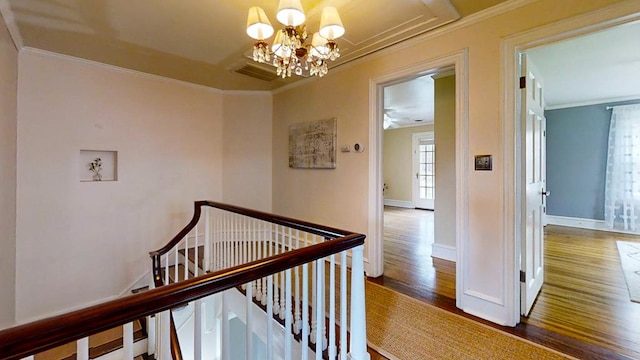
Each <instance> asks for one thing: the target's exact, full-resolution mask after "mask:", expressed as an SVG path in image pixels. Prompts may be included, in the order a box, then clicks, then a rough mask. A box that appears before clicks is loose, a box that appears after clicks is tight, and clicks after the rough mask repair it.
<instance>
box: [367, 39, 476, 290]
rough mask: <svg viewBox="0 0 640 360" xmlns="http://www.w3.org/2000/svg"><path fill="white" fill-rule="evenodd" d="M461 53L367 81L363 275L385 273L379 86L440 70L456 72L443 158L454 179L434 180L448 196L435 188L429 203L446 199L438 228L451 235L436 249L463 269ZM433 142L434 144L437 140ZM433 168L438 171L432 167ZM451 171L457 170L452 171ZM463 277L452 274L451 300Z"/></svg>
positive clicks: (464, 97) (463, 75) (463, 70)
mask: <svg viewBox="0 0 640 360" xmlns="http://www.w3.org/2000/svg"><path fill="white" fill-rule="evenodd" d="M466 59H467V50H466V49H464V50H462V51H460V52H457V53H454V54H453V55H450V56H447V57H443V58H440V59H437V60H433V61H428V62H425V63H422V64H419V65H416V66H413V67H410V68H406V69H403V70H399V71H396V72H393V73H389V74H385V75H383V76H380V77H377V78H374V79H372V81H371V82H370V93H369V94H370V96H369V99H370V102H369V103H370V121H369V124H370V127H369V128H370V131H369V135H370V137H369V144H370V151H371V157H370V173H369V185H370V186H369V191H370V192H369V199H370V203H369V204H370V205H369V214H370V219H371V220H370V222H369V233H368V239H369V243H368V247H367V255H368V268H367V275H368V276H369V277H374V278H375V277H380V276H382V275H383V273H384V196H383V191H381V189H384V178H383V150H384V142H383V123H384V108H383V105H382V104H383V103H382V100H383V89H384V87H385V86H388V85H392V84H396V83H400V82H402V81H406V80H407V79H411V78H416V77H418V76H424V75H434V74H440V73H444V72H446V71H451V74H453V75H455V76H454V84H455V90H454V94H455V96H454V99H455V101H454V102H455V104H454V106H453V113H454V119H455V121H454V124H451V137H452V139H450V141H449V145H450V146H451V151H450V152H449V153H450V154H449V156H450V161H449V162H448V163H447V165H448V166H449V168H450V170H451V172H452V174H453V176H454V177H455V180H452V181H449V182H448V183H446V184H447V185H448V186H446V187H444V186H442V187H438V186H436V189H441V188H445V189H446V188H449V193H448V196H442V197H439V195H438V194H435V199H434V200H435V203H434V208H435V209H436V214H437V213H438V212H439V211H440V210H439V209H440V208H439V205H438V201H439V200H438V199H442V200H445V199H446V201H447V202H448V203H449V207H448V209H445V210H444V211H445V212H446V211H449V213H447V215H446V218H447V219H448V220H449V223H448V224H446V225H445V226H443V227H442V228H443V229H446V228H448V229H450V230H449V233H450V238H451V239H453V240H452V241H451V242H450V244H449V245H446V246H441V247H439V248H438V249H439V252H440V253H446V256H448V257H449V258H450V259H451V260H453V261H454V262H455V268H456V270H455V272H456V274H461V273H462V272H461V271H458V269H459V267H460V266H461V265H462V261H459V259H458V251H457V249H458V248H459V246H458V243H459V242H460V241H462V239H464V238H466V232H467V225H466V221H463V220H462V219H464V218H465V215H464V214H466V211H467V210H466V207H467V204H466V201H465V199H466V197H467V196H466V191H467V190H466V189H467V186H466V182H467V176H466V171H465V167H464V165H463V164H464V161H463V160H464V159H465V158H466V157H467V149H466V148H465V147H464V146H463V144H464V141H463V139H464V134H465V133H466V131H467V127H468V125H467V111H466V104H467V103H468V101H467V94H466V84H467V78H468V76H467V64H466ZM437 133H438V132H437V131H436V136H435V141H436V142H437V141H438V139H439V137H438V135H437ZM436 148H438V145H437V144H436ZM436 154H438V152H436ZM437 162H438V161H437V159H436V164H437ZM436 174H438V171H437V170H436ZM456 174H457V175H458V176H456ZM436 183H437V181H436ZM436 191H438V190H436ZM435 221H436V223H437V221H438V220H437V219H436V220H435ZM443 249H444V251H443ZM433 250H434V251H433V252H434V253H435V252H436V251H435V247H434V248H433ZM462 278H463V276H461V275H460V276H456V277H455V289H456V292H455V293H456V301H459V300H460V299H459V298H460V297H459V296H457V295H458V292H459V291H460V289H461V288H460V285H459V284H460V283H461V281H462Z"/></svg>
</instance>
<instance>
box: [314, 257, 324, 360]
mask: <svg viewBox="0 0 640 360" xmlns="http://www.w3.org/2000/svg"><path fill="white" fill-rule="evenodd" d="M315 263H316V276H317V280H316V308H315V309H313V311H314V314H315V320H316V333H315V343H316V360H321V359H322V350H323V349H324V346H323V343H324V341H323V340H324V260H323V259H318V260H316V261H315Z"/></svg>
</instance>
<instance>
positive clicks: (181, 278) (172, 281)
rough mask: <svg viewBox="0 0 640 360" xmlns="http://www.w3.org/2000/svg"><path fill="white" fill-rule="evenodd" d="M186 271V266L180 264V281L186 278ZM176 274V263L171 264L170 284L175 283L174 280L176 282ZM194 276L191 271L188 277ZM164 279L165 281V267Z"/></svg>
mask: <svg viewBox="0 0 640 360" xmlns="http://www.w3.org/2000/svg"><path fill="white" fill-rule="evenodd" d="M185 271H186V268H185V267H184V265H182V264H178V281H182V280H184V274H185ZM175 274H176V267H175V266H174V265H172V266H169V284H173V283H174V282H176V279H175ZM193 276H194V275H193V273H192V272H191V271H189V275H188V277H189V278H192V277H193ZM162 280H163V281H164V269H163V271H162Z"/></svg>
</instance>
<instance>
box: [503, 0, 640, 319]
mask: <svg viewBox="0 0 640 360" xmlns="http://www.w3.org/2000/svg"><path fill="white" fill-rule="evenodd" d="M639 12H640V3H639V2H637V1H625V2H622V3H618V4H614V5H611V6H609V7H605V8H601V9H598V10H595V11H592V12H590V13H586V14H583V15H576V16H575V17H572V18H569V19H563V20H560V21H557V22H555V23H552V24H549V25H545V26H542V27H538V28H535V29H532V30H528V31H525V32H522V33H519V34H515V35H513V36H509V37H507V38H505V39H503V40H502V46H501V51H502V55H501V57H502V67H501V68H502V69H503V72H502V77H503V79H502V84H503V86H502V91H503V94H502V95H503V96H502V98H503V99H504V102H503V106H504V107H503V110H502V111H503V112H502V116H501V121H502V123H501V125H502V129H503V132H502V140H503V153H504V157H503V161H504V165H503V174H504V177H503V181H504V192H503V197H504V203H503V209H504V217H503V221H504V223H503V231H504V245H505V247H504V251H505V253H504V258H505V262H504V264H503V267H504V269H503V271H504V275H505V281H506V284H505V297H506V302H505V310H506V311H507V314H506V316H507V319H506V321H505V325H508V326H515V325H516V324H517V323H519V322H520V278H519V276H518V273H519V271H520V262H519V260H518V259H519V257H520V246H521V230H522V224H521V222H520V220H519V218H520V215H521V213H522V194H521V190H520V189H521V186H520V185H519V184H520V181H521V174H520V169H519V165H520V161H519V160H518V159H517V154H518V148H519V143H520V142H521V134H520V133H519V131H517V130H518V129H519V128H520V117H519V116H518V114H517V104H516V94H517V92H518V89H517V85H518V84H517V83H518V82H517V79H518V78H519V77H520V74H519V73H518V72H517V70H518V67H517V66H516V65H517V63H518V60H517V58H518V54H519V53H520V52H524V51H526V50H527V49H531V48H534V47H538V46H542V45H545V44H550V43H554V42H558V41H561V40H565V39H570V38H574V37H577V36H580V35H584V34H588V33H591V32H594V31H598V30H602V29H605V28H609V27H612V26H616V25H621V24H624V23H629V22H632V21H636V20H638V19H640V13H639ZM507 239H509V241H508V240H507ZM511 239H513V241H510V240H511Z"/></svg>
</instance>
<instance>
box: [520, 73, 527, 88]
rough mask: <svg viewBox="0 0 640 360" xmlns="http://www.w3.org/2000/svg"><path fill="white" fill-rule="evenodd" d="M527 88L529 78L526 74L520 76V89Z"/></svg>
mask: <svg viewBox="0 0 640 360" xmlns="http://www.w3.org/2000/svg"><path fill="white" fill-rule="evenodd" d="M526 88H527V78H526V77H525V76H520V89H526Z"/></svg>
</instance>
